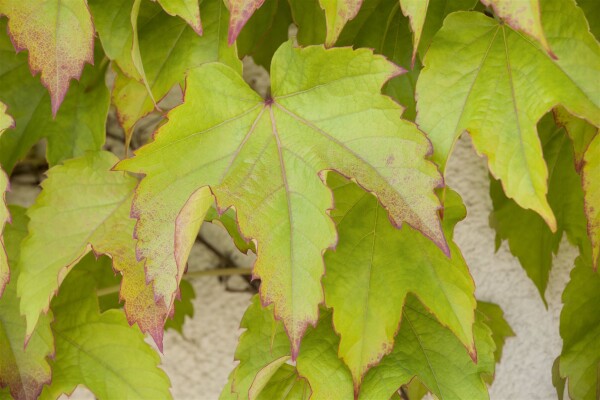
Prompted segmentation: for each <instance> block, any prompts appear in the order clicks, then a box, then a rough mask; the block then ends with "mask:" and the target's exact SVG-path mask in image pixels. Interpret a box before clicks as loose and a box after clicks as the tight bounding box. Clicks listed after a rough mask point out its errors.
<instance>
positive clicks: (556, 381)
mask: <svg viewBox="0 0 600 400" xmlns="http://www.w3.org/2000/svg"><path fill="white" fill-rule="evenodd" d="M566 385H567V379H566V378H563V377H562V376H560V356H559V357H556V359H555V360H554V362H553V363H552V386H554V387H555V388H556V395H557V397H558V400H563V398H564V397H565V386H566Z"/></svg>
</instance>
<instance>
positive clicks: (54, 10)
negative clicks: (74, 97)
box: [3, 0, 94, 117]
mask: <svg viewBox="0 0 600 400" xmlns="http://www.w3.org/2000/svg"><path fill="white" fill-rule="evenodd" d="M63 7H68V9H69V12H64V11H63V12H61V9H62V8H63ZM3 13H4V14H6V15H7V16H8V18H9V23H8V28H9V33H10V36H11V38H12V41H13V44H14V47H15V49H17V51H20V50H22V49H27V50H28V51H29V66H30V69H31V72H32V73H33V74H34V75H35V74H37V73H38V72H41V81H42V83H43V85H44V86H45V87H46V88H47V89H48V91H49V92H50V101H51V104H52V115H53V116H54V117H56V113H57V112H58V109H59V107H60V105H61V103H62V101H63V99H64V97H65V95H66V93H67V90H68V88H69V83H70V81H71V79H73V78H74V79H79V77H80V76H81V72H82V71H83V67H84V64H85V63H89V64H93V63H94V27H93V24H92V17H91V15H90V12H89V10H88V7H87V4H86V2H85V1H84V0H63V1H61V2H54V1H45V2H41V3H40V2H39V1H37V0H6V1H4V2H3ZM32 21H35V23H32Z"/></svg>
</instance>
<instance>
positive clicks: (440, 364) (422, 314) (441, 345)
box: [358, 296, 495, 400]
mask: <svg viewBox="0 0 600 400" xmlns="http://www.w3.org/2000/svg"><path fill="white" fill-rule="evenodd" d="M402 318H403V321H402V324H401V325H400V331H399V332H398V335H397V336H396V345H395V347H394V350H393V351H392V352H391V353H390V354H389V355H387V356H386V357H384V358H383V360H382V361H381V363H380V364H379V365H377V366H375V367H373V368H371V370H370V371H369V372H368V373H367V375H366V376H365V380H364V382H363V384H362V387H361V390H360V393H359V397H358V398H359V399H373V400H375V399H384V398H389V397H390V396H391V395H392V394H393V393H394V392H395V391H396V390H398V388H399V387H400V386H401V385H403V384H405V383H407V382H408V381H410V379H411V378H412V377H413V376H414V375H416V376H418V377H419V380H420V381H421V382H422V383H423V384H424V385H425V386H426V387H427V388H428V389H429V390H430V391H431V392H432V393H433V394H434V395H436V396H437V397H438V398H440V399H444V400H447V399H487V398H488V393H487V388H486V385H485V383H484V378H485V377H488V376H491V375H493V373H494V366H495V362H494V349H495V345H494V341H493V340H492V337H491V331H490V329H489V328H488V327H487V325H486V324H485V322H484V321H483V318H482V316H481V314H477V321H476V323H475V325H474V334H475V343H476V346H477V356H478V357H477V364H475V363H474V362H473V360H472V359H471V358H470V357H469V355H468V354H467V352H466V350H465V348H464V347H463V346H462V345H461V344H460V342H459V341H458V340H457V339H456V337H454V335H453V334H452V333H451V332H450V331H449V330H447V329H444V328H443V327H442V326H441V325H440V324H439V322H438V321H436V320H435V318H434V317H433V316H432V315H431V314H430V313H429V312H428V311H427V310H426V309H425V307H424V306H423V305H422V304H421V303H419V302H418V301H416V299H415V298H414V297H412V296H409V297H408V299H407V302H406V305H405V306H404V311H403V316H402Z"/></svg>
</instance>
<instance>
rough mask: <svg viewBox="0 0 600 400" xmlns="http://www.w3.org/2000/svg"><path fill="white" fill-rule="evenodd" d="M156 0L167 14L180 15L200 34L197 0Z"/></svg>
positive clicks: (200, 23) (200, 24) (200, 26)
mask: <svg viewBox="0 0 600 400" xmlns="http://www.w3.org/2000/svg"><path fill="white" fill-rule="evenodd" d="M158 2H159V3H160V5H161V6H162V8H163V9H164V10H165V11H166V12H167V13H168V14H170V15H177V16H179V17H181V18H182V19H183V20H184V21H185V22H187V23H188V25H189V26H191V27H192V29H193V30H194V31H195V32H196V33H197V34H198V35H202V33H203V32H202V22H201V21H200V6H199V5H198V2H199V0H158Z"/></svg>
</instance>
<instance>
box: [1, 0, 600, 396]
mask: <svg viewBox="0 0 600 400" xmlns="http://www.w3.org/2000/svg"><path fill="white" fill-rule="evenodd" d="M599 5H600V2H598V1H596V0H577V2H575V0H530V1H516V0H481V2H477V1H476V0H452V1H447V0H429V1H421V0H289V1H288V0H224V1H222V0H158V1H157V2H154V1H149V0H44V1H39V0H0V15H4V16H5V17H3V18H0V102H1V103H0V133H1V132H3V134H2V136H0V165H2V168H3V170H4V171H5V172H6V173H4V172H2V171H0V191H1V192H2V193H4V192H5V191H7V190H9V186H10V180H9V178H8V176H10V174H11V173H13V172H14V171H15V167H18V166H19V164H20V163H23V160H26V158H27V155H28V154H29V153H30V151H31V148H32V147H33V146H34V145H35V144H36V143H37V142H38V141H40V140H42V139H45V141H46V161H47V164H48V171H47V178H46V179H45V180H44V181H43V183H42V184H41V186H42V190H41V193H40V194H39V196H38V197H37V199H36V200H35V203H34V204H33V205H32V206H31V207H30V208H29V209H27V210H25V209H23V208H21V207H18V206H15V205H5V202H2V203H1V204H0V226H4V229H3V234H2V236H1V243H2V244H3V247H1V248H0V249H1V250H2V251H0V296H1V297H0V355H1V357H0V397H5V396H6V397H13V398H16V399H33V398H38V397H41V398H52V399H56V398H58V397H59V396H60V395H61V394H64V393H67V394H68V393H71V392H72V391H73V390H74V389H75V387H76V386H77V385H85V386H86V387H88V388H89V389H90V390H91V391H92V392H93V393H94V395H95V396H96V397H97V398H100V399H111V398H145V399H147V398H168V397H170V393H169V386H170V383H169V379H168V377H167V376H166V374H165V373H164V372H163V371H162V370H161V369H160V368H158V362H159V356H158V354H157V353H156V352H155V351H154V350H153V349H152V348H151V347H150V346H149V345H148V344H147V343H146V342H145V341H144V337H145V334H149V335H151V336H152V338H153V339H154V341H155V343H156V345H157V346H158V347H159V348H162V338H163V332H164V329H165V328H169V327H171V328H174V329H177V330H179V331H181V329H182V324H183V323H184V320H185V317H186V316H189V315H192V314H193V309H192V305H191V298H192V297H193V296H194V293H193V290H192V289H191V286H190V285H189V283H187V282H186V281H185V280H184V277H185V272H186V264H187V259H188V256H189V254H190V250H191V248H192V245H193V243H194V241H195V238H196V236H197V234H198V230H199V229H200V226H201V224H202V223H203V222H204V221H208V222H215V221H219V222H220V223H222V225H224V226H225V227H226V228H227V230H228V232H229V233H230V235H231V236H232V237H233V239H234V241H235V243H236V244H237V245H238V247H239V248H240V249H241V250H242V251H254V252H256V254H257V261H256V263H255V265H254V267H253V277H254V278H255V279H257V280H260V293H259V294H258V295H256V296H255V297H254V298H253V300H252V303H251V304H250V305H249V307H248V310H247V312H246V314H245V316H244V318H243V320H242V327H243V328H244V329H245V331H244V333H243V334H242V336H241V337H240V341H239V345H238V348H237V350H236V359H237V360H239V364H238V365H237V367H236V368H235V370H234V371H232V373H231V375H230V378H229V382H228V384H227V386H226V387H225V388H224V389H223V392H222V395H221V398H222V399H223V400H227V399H246V398H249V399H284V398H285V399H308V398H310V399H352V398H357V399H390V398H393V399H399V398H403V399H420V398H422V397H423V396H424V395H425V394H426V393H427V392H431V393H433V394H434V395H435V396H436V397H437V398H440V399H485V398H487V397H488V393H487V386H488V385H489V384H491V383H492V381H493V376H494V367H495V364H496V363H497V362H498V361H499V359H500V356H501V354H502V346H503V344H504V341H505V339H506V338H507V337H509V336H512V335H513V332H512V330H511V328H510V326H508V324H507V323H506V321H505V320H504V318H503V312H502V310H501V309H500V308H499V307H498V306H497V305H494V304H491V303H486V302H483V301H478V300H477V299H476V298H475V295H474V291H475V285H474V282H473V279H472V278H471V276H470V274H469V269H468V267H467V265H466V262H465V260H464V258H463V257H462V255H461V252H460V249H459V248H458V246H457V245H456V243H455V242H454V241H453V231H454V227H455V226H456V224H457V223H459V222H460V221H461V220H462V219H464V218H465V216H466V209H465V206H464V205H463V203H462V200H461V198H460V196H459V195H458V194H457V193H456V192H454V191H453V190H452V189H451V188H449V187H448V186H446V185H444V177H445V175H446V174H447V172H446V164H447V161H448V159H449V157H450V156H451V154H452V150H453V147H454V145H455V143H456V141H457V140H458V138H459V137H460V135H461V134H462V133H464V132H468V134H469V135H470V136H471V139H472V142H473V146H474V148H475V150H476V151H477V153H478V154H480V155H482V156H484V157H485V158H486V160H487V165H488V167H489V172H490V179H491V183H490V195H491V198H492V201H493V212H492V214H491V216H490V225H491V227H492V228H493V229H495V230H496V233H497V245H498V246H499V245H500V244H501V242H502V241H508V244H509V247H510V250H511V252H512V253H513V254H514V255H515V256H516V257H518V259H519V261H520V262H521V264H522V266H523V268H524V269H525V270H526V272H527V274H528V276H529V277H530V278H531V279H532V280H533V282H534V283H535V285H536V286H537V288H538V289H539V292H540V295H541V297H542V300H543V301H545V300H544V293H545V289H546V286H547V284H548V277H549V272H550V269H551V267H552V257H553V254H555V253H556V252H557V251H558V247H559V243H560V242H561V238H562V236H563V234H565V235H566V237H567V238H568V239H569V241H570V242H571V243H572V244H573V245H575V246H577V247H578V248H579V252H580V255H579V257H578V259H577V260H576V262H575V266H574V268H573V269H572V273H571V280H570V282H569V283H568V285H567V287H566V288H565V290H564V295H563V301H564V309H563V311H562V314H561V324H560V334H561V336H562V338H563V349H562V353H561V354H560V355H558V358H557V359H556V363H555V368H554V370H553V377H554V379H553V381H554V383H555V386H556V387H557V393H558V396H559V397H560V398H562V396H563V394H564V392H565V387H567V388H568V395H569V396H570V398H572V399H596V398H598V396H600V393H599V392H598V391H599V390H600V384H599V382H598V379H599V376H600V373H599V371H600V313H599V312H598V304H600V276H598V274H597V272H596V269H597V266H598V262H599V256H600V179H599V178H600V135H598V127H599V126H600V44H599V43H598V37H599V35H600V7H599ZM290 32H291V33H290ZM246 56H249V57H252V59H253V60H254V62H256V63H257V64H259V65H261V66H263V67H264V68H265V69H266V70H267V71H269V74H270V90H269V93H268V95H267V96H265V97H264V98H263V97H261V96H259V95H258V94H257V93H256V92H255V91H254V90H253V89H252V88H251V87H250V86H249V85H248V84H247V83H246V82H245V81H244V79H243V77H242V69H243V68H242V66H243V64H242V62H241V58H243V57H246ZM174 88H175V89H174ZM177 89H181V90H182V91H183V93H184V96H183V99H182V102H181V104H179V105H178V106H176V107H174V108H172V109H170V110H169V109H168V108H169V107H168V106H167V105H166V104H165V103H164V102H162V101H161V100H162V99H163V98H165V96H166V95H167V93H169V92H170V91H172V90H177ZM111 107H113V108H114V109H115V110H116V115H117V118H118V121H119V123H120V125H121V126H122V128H123V131H124V138H125V144H126V148H130V147H131V139H132V136H133V135H134V132H135V127H136V124H138V122H139V121H140V120H142V119H143V118H144V117H146V116H147V115H149V114H157V115H160V116H161V117H162V118H163V121H162V122H161V123H160V125H159V127H158V129H157V131H156V133H155V135H154V136H153V139H152V140H151V141H150V142H149V143H147V144H145V145H144V146H142V147H141V148H139V149H136V150H135V152H134V155H133V156H132V157H127V156H126V157H125V158H124V159H119V158H118V157H117V156H116V155H114V154H112V153H111V152H109V151H106V150H103V147H104V144H105V139H106V121H107V116H108V113H109V110H110V108H111ZM4 250H5V251H4ZM114 285H119V287H120V291H119V295H118V298H117V297H116V296H111V295H110V294H109V293H110V290H106V288H110V287H112V286H114ZM178 299H179V300H178ZM171 318H172V319H171Z"/></svg>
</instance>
